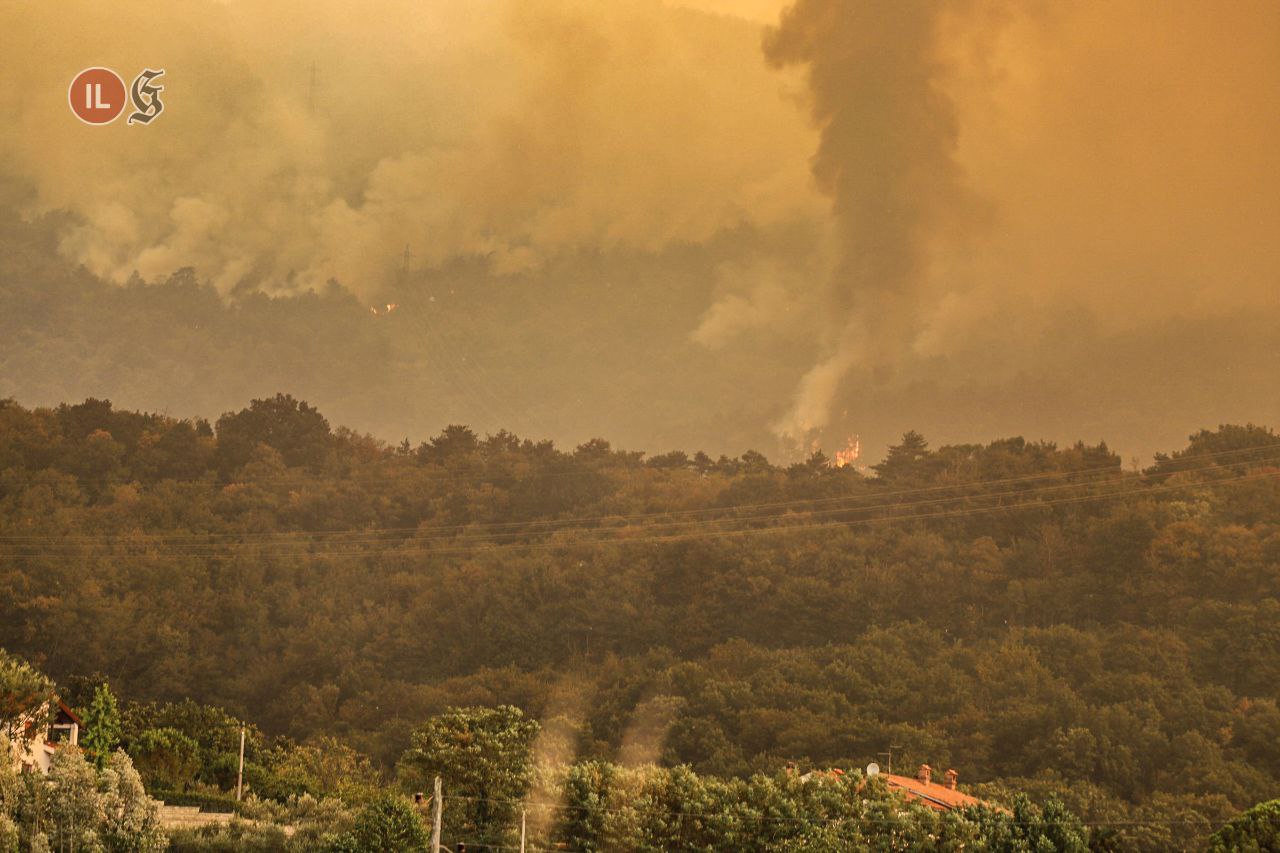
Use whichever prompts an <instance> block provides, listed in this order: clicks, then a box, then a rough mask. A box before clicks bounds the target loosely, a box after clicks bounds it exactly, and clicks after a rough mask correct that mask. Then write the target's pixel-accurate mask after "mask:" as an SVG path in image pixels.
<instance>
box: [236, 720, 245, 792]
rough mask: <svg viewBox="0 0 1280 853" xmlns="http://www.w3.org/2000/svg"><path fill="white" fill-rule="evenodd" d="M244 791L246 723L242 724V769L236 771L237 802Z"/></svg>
mask: <svg viewBox="0 0 1280 853" xmlns="http://www.w3.org/2000/svg"><path fill="white" fill-rule="evenodd" d="M243 793H244V724H243V723H241V724H240V769H239V770H237V771H236V802H237V803H238V802H240V796H241V794H243Z"/></svg>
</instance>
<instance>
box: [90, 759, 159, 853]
mask: <svg viewBox="0 0 1280 853" xmlns="http://www.w3.org/2000/svg"><path fill="white" fill-rule="evenodd" d="M98 787H99V789H100V791H101V792H102V811H103V823H102V833H101V835H102V840H103V843H104V844H105V845H106V847H107V849H108V850H111V851H120V853H126V851H128V853H147V852H148V851H152V850H164V849H165V847H166V846H167V839H166V838H165V836H164V833H163V832H162V831H161V830H160V815H159V812H160V809H159V808H158V807H157V806H156V804H155V801H154V800H152V799H151V797H149V796H148V795H147V792H146V790H145V789H144V788H143V786H142V777H140V776H139V775H138V771H137V770H135V769H134V767H133V762H132V761H130V760H129V756H128V755H126V754H125V753H124V752H123V751H122V750H119V749H117V750H116V751H115V752H113V753H112V754H111V760H110V761H109V763H108V764H107V769H106V770H104V771H103V772H102V773H101V774H100V777H99V780H98Z"/></svg>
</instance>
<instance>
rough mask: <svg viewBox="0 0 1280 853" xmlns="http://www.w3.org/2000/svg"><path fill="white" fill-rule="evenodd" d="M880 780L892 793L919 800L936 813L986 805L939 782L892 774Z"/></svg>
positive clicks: (882, 775)
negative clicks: (899, 793) (895, 792)
mask: <svg viewBox="0 0 1280 853" xmlns="http://www.w3.org/2000/svg"><path fill="white" fill-rule="evenodd" d="M879 778H881V779H883V780H884V781H885V784H886V785H888V786H889V789H890V790H891V791H899V792H901V793H902V794H903V795H904V796H906V798H907V799H908V800H919V801H920V802H921V803H923V804H924V805H926V806H928V807H929V808H931V809H934V810H936V811H940V812H947V811H951V810H952V809H962V808H964V807H965V806H979V805H985V804H984V803H983V802H982V800H979V799H978V798H977V797H971V796H969V795H968V794H962V793H961V792H960V791H957V790H956V789H955V788H948V787H947V786H946V785H939V784H938V783H937V782H921V781H920V780H919V779H916V778H915V777H912V776H894V775H892V774H890V773H881V774H880V775H879Z"/></svg>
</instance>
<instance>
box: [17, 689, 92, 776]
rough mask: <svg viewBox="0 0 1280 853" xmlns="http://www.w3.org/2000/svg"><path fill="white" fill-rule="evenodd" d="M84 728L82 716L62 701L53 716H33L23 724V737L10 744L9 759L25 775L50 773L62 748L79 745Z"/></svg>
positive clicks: (21, 729) (21, 726)
mask: <svg viewBox="0 0 1280 853" xmlns="http://www.w3.org/2000/svg"><path fill="white" fill-rule="evenodd" d="M83 728H84V722H83V721H82V720H81V719H80V717H79V715H78V714H76V712H75V711H72V710H71V708H69V707H68V706H67V704H66V703H65V702H63V701H62V700H61V699H59V700H57V705H56V709H55V710H54V713H53V714H52V716H46V715H45V714H44V713H43V712H42V713H40V714H29V715H27V717H26V718H25V719H23V720H22V721H21V723H20V724H19V726H18V727H17V730H18V731H19V732H21V734H20V735H19V736H18V737H16V738H14V739H13V741H12V742H11V743H10V744H9V753H10V755H9V759H10V761H11V762H12V763H13V766H14V768H15V769H17V770H20V771H21V772H23V773H36V772H39V773H48V772H49V768H50V767H52V766H53V756H54V754H55V753H56V752H57V751H58V748H59V747H60V746H62V745H63V744H72V745H73V746H75V745H79V743H80V730H81V729H83Z"/></svg>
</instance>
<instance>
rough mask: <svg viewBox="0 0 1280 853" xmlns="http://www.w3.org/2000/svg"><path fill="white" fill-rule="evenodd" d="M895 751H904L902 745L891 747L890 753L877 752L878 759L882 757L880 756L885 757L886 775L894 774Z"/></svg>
mask: <svg viewBox="0 0 1280 853" xmlns="http://www.w3.org/2000/svg"><path fill="white" fill-rule="evenodd" d="M895 749H902V747H901V746H900V745H898V744H893V745H891V746H890V747H889V751H888V752H877V753H876V757H877V758H879V757H880V756H882V755H883V756H884V757H885V771H884V772H885V773H892V772H893V751H894V750H895Z"/></svg>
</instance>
